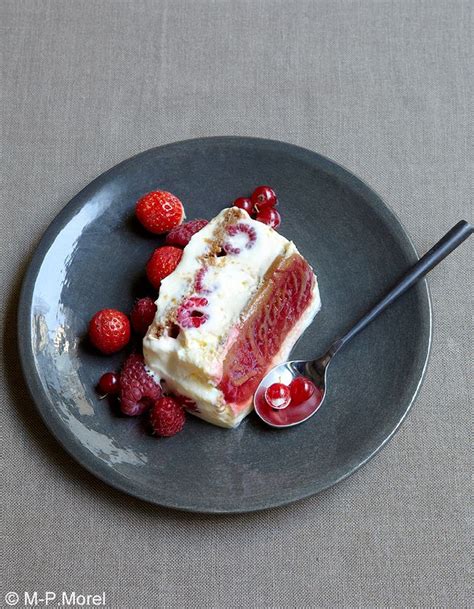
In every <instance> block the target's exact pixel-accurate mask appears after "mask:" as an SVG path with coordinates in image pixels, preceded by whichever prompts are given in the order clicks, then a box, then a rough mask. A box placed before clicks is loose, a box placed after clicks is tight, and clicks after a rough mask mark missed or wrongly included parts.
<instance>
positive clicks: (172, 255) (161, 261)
mask: <svg viewBox="0 0 474 609" xmlns="http://www.w3.org/2000/svg"><path fill="white" fill-rule="evenodd" d="M182 255H183V250H180V249H179V248H178V247H173V246H172V245H164V246H163V247H157V248H156V250H155V251H154V252H153V254H152V255H151V258H150V260H148V262H147V265H146V275H147V277H148V280H149V282H150V283H151V285H152V286H153V287H154V288H156V289H158V288H159V287H160V284H161V282H162V280H163V279H164V278H165V277H167V276H168V275H169V274H170V273H172V272H173V271H174V270H175V268H176V267H177V266H178V264H179V261H180V260H181V257H182Z"/></svg>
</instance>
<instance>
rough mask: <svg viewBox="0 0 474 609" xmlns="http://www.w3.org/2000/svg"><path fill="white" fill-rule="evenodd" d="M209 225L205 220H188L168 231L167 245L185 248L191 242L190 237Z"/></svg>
mask: <svg viewBox="0 0 474 609" xmlns="http://www.w3.org/2000/svg"><path fill="white" fill-rule="evenodd" d="M206 224H209V222H208V221H207V220H190V221H189V222H185V223H184V224H181V226H177V227H176V228H173V229H171V230H170V232H169V233H168V234H167V235H166V243H167V245H177V246H179V247H186V246H187V245H188V243H189V242H190V241H191V237H192V236H193V235H195V234H196V233H197V232H198V231H200V230H201V228H204V227H205V226H206Z"/></svg>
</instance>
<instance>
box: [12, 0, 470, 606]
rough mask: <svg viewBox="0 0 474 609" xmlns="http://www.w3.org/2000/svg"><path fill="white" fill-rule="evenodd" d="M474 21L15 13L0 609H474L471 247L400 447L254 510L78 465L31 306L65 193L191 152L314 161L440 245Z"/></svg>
mask: <svg viewBox="0 0 474 609" xmlns="http://www.w3.org/2000/svg"><path fill="white" fill-rule="evenodd" d="M472 22H473V20H472V3H470V2H469V1H465V2H463V1H461V0H460V1H447V0H406V1H394V2H391V1H384V0H381V1H373V0H370V1H360V2H358V1H333V0H330V1H310V0H300V1H297V0H284V1H282V0H246V1H239V0H222V1H211V0H195V1H192V0H189V1H184V0H170V1H164V0H163V1H161V0H157V1H152V0H117V1H111V0H101V1H98V0H90V1H87V0H43V1H39V0H30V1H25V0H3V1H2V2H1V4H0V23H1V33H2V35H1V49H2V66H3V72H2V73H3V79H2V81H3V82H2V91H3V93H2V99H3V100H2V104H1V116H2V132H1V141H2V163H1V166H2V174H3V175H2V178H3V180H2V182H3V186H2V212H3V213H2V216H3V218H2V223H1V246H2V256H1V265H2V292H3V296H4V298H3V304H2V314H3V317H4V320H5V326H4V327H5V340H4V346H3V349H4V364H3V366H2V375H3V376H4V381H3V382H2V387H1V394H0V395H1V400H2V405H3V419H2V428H3V432H4V433H3V441H2V444H3V451H4V492H3V521H4V541H5V551H4V559H5V565H4V578H3V580H4V581H3V588H2V596H1V597H0V605H1V604H2V603H4V605H5V606H7V601H6V600H4V599H5V594H6V593H7V592H16V593H18V594H19V595H20V602H19V604H18V605H17V606H22V602H23V600H22V599H24V596H23V595H24V592H25V591H29V592H30V593H32V592H33V591H35V590H36V591H38V594H39V598H41V597H42V596H43V597H44V592H45V591H53V592H55V593H57V594H60V593H61V592H62V591H66V592H68V593H69V592H72V591H74V592H75V593H76V594H87V593H89V594H102V592H104V593H105V598H106V606H107V607H113V608H117V609H140V608H151V607H180V608H183V607H216V608H224V607H324V608H326V607H327V608H332V607H341V608H348V607H388V606H390V607H406V606H409V607H449V608H453V607H468V606H469V605H470V604H471V600H472V599H470V590H469V587H468V575H469V569H470V558H469V556H470V551H469V528H468V527H469V525H468V516H469V500H470V497H471V495H470V469H471V452H470V430H471V423H470V422H471V414H472V410H471V408H470V405H471V402H470V399H471V398H472V396H471V394H470V389H471V387H472V385H471V380H470V376H471V375H472V368H471V366H470V364H469V361H470V360H472V348H471V340H472V325H471V318H472V298H471V295H472V288H471V287H470V281H471V280H472V243H473V240H472V239H471V241H470V242H468V243H465V244H464V245H463V246H462V247H461V248H460V249H459V250H458V251H456V252H455V253H454V254H453V255H452V256H450V257H449V258H448V259H447V260H446V261H445V262H444V263H443V264H442V265H441V266H439V267H438V268H436V269H435V270H434V271H433V272H432V274H431V275H430V279H429V284H430V288H431V294H432V297H433V303H434V336H433V348H432V355H431V361H430V365H429V368H428V372H427V375H426V380H425V383H424V386H423V388H422V390H421V393H420V395H419V398H418V400H417V402H416V404H415V406H414V408H413V409H412V411H411V413H410V415H409V416H408V418H407V420H406V421H405V423H404V425H403V426H402V428H401V430H400V431H399V433H397V434H396V436H395V437H394V439H393V440H392V441H391V442H390V443H389V444H388V446H386V448H385V449H384V450H383V451H382V452H381V453H380V454H379V455H378V456H377V457H376V458H375V459H374V460H372V461H371V462H370V463H369V464H368V465H367V466H365V467H364V468H362V469H361V470H359V471H358V472H357V473H356V474H355V475H354V476H352V477H351V478H349V479H348V480H346V481H345V482H343V483H341V484H339V485H338V486H336V487H334V488H332V489H330V490H328V491H327V492H324V493H322V494H320V495H318V496H315V497H313V498H310V499H308V500H304V501H301V502H299V503H296V504H294V505H291V506H288V507H284V508H280V509H274V510H269V511H264V512H261V513H255V514H250V515H242V516H226V517H211V516H202V515H201V516H198V515H191V514H181V513H178V512H173V511H169V510H165V509H159V508H155V507H152V506H150V505H146V504H144V503H141V502H140V501H138V500H134V499H132V498H129V497H127V496H125V495H123V494H121V493H120V492H117V491H114V490H112V489H110V488H108V487H107V486H106V485H105V484H103V483H101V482H99V481H98V480H96V479H95V478H94V477H93V476H92V475H90V474H88V473H87V472H85V471H84V470H82V469H81V468H80V467H79V466H78V465H76V463H75V462H73V460H72V459H71V458H70V457H69V456H68V455H67V454H66V453H65V452H64V451H63V450H62V449H61V448H60V447H59V446H58V444H57V443H56V442H55V441H54V439H53V438H52V437H51V435H50V434H49V432H48V431H47V430H46V429H45V427H44V426H43V424H42V423H41V421H40V419H39V416H38V415H37V414H36V412H35V409H34V407H33V405H32V401H31V399H30V397H29V396H28V394H27V391H26V389H25V385H24V382H23V379H22V375H21V372H20V368H19V363H18V356H17V350H16V341H15V331H16V327H15V324H16V322H15V314H16V308H17V302H18V291H19V286H20V280H21V278H22V274H23V272H24V270H25V268H26V266H27V264H28V260H29V258H30V256H31V254H32V252H33V251H34V248H35V246H36V245H37V243H38V240H39V238H40V237H41V235H42V233H43V231H44V230H45V228H46V227H47V225H48V224H49V223H50V222H51V220H52V219H53V218H54V217H55V215H56V214H57V213H58V212H59V210H60V209H61V208H62V207H63V206H64V205H65V204H66V203H67V201H68V200H69V199H70V198H71V197H72V196H73V195H74V194H76V193H77V192H78V191H79V190H80V189H82V188H83V187H84V186H85V185H87V184H88V183H89V182H90V181H91V180H92V179H93V178H95V177H96V176H97V175H99V174H100V173H102V172H103V171H104V170H106V169H108V168H109V167H111V166H113V165H114V164H116V163H117V162H119V161H121V160H123V159H125V158H127V157H129V156H131V155H133V154H135V153H137V152H139V151H142V150H145V149H147V148H150V147H153V146H157V145H160V144H164V143H168V142H173V141H176V140H181V139H187V138H191V137H200V136H208V135H227V134H233V135H249V136H258V137H268V138H273V139H280V140H284V141H288V142H291V143H294V144H298V145H301V146H304V147H307V148H310V149H313V150H315V151H317V152H320V153H322V154H324V155H326V156H328V157H330V158H332V159H334V160H335V161H337V162H339V163H341V164H342V165H344V166H346V167H347V168H349V169H350V170H351V171H353V172H354V173H355V174H357V175H359V176H360V177H361V178H362V179H364V180H365V181H367V182H368V183H369V184H370V185H371V186H372V187H373V188H374V189H375V190H376V191H377V192H378V193H379V194H380V195H381V196H382V197H383V198H384V200H385V201H386V202H387V203H388V204H389V205H390V206H391V207H392V208H393V209H394V210H395V211H396V213H397V214H398V216H399V217H400V219H401V220H402V222H403V223H404V225H405V226H406V227H407V229H408V231H409V233H410V234H411V235H412V237H413V239H414V242H415V244H416V246H417V248H418V250H419V252H420V253H421V252H423V251H425V250H426V249H428V248H429V247H430V246H431V245H432V244H433V243H434V242H435V241H436V240H437V239H438V238H439V237H441V235H442V234H444V232H446V231H447V230H448V229H449V228H450V227H451V226H452V225H453V224H454V223H455V222H456V221H457V220H459V219H461V218H463V217H465V216H467V219H468V220H472V219H473V218H472V203H471V200H472V199H470V197H472V181H471V175H472V168H473V167H472V160H473V159H472V139H471V133H472V132H471V129H472V115H471V114H470V106H469V104H470V100H471V99H472V77H473V74H472V71H471V68H470V63H469V62H470V59H472V57H471V55H472V37H471V32H472ZM295 187H297V185H295ZM12 599H13V600H14V597H11V596H10V597H8V600H10V602H11V601H12ZM59 600H60V599H59ZM56 602H57V601H56ZM38 606H46V605H44V603H43V604H42V605H41V604H39V605H38ZM471 606H472V605H471Z"/></svg>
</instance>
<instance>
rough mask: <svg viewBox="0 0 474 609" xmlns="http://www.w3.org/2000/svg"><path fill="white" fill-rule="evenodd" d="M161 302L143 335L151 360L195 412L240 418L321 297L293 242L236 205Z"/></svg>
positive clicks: (190, 254)
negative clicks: (260, 384) (260, 383)
mask: <svg viewBox="0 0 474 609" xmlns="http://www.w3.org/2000/svg"><path fill="white" fill-rule="evenodd" d="M156 304H157V312H156V315H155V319H154V321H153V323H152V324H151V325H150V327H149V329H148V332H147V334H146V336H145V338H144V340H143V353H144V357H145V362H146V364H147V366H148V368H149V369H150V370H151V371H152V372H153V374H155V375H156V376H157V377H159V378H160V379H161V380H162V381H163V380H164V381H165V383H166V386H167V387H168V388H169V389H170V390H171V391H172V392H173V393H176V394H179V395H180V396H183V397H184V398H186V400H183V402H184V404H185V406H187V408H188V410H189V411H190V412H192V413H193V414H195V415H196V416H198V417H201V418H202V419H204V420H206V421H208V422H209V423H213V424H214V425H219V426H221V427H236V426H237V425H238V424H239V423H240V422H241V421H242V419H243V418H244V417H245V416H246V415H247V414H248V413H249V412H250V411H251V410H252V407H253V394H254V392H255V389H256V388H257V385H258V384H259V382H260V380H261V379H262V377H263V376H264V375H265V373H266V372H267V370H268V369H270V368H272V367H273V366H275V365H277V364H278V363H280V362H282V361H284V360H285V359H287V358H288V355H289V353H290V351H291V349H292V347H293V345H294V344H295V342H296V340H297V339H298V338H299V336H300V335H301V334H302V333H303V331H304V330H305V329H306V327H307V326H308V325H309V324H310V323H311V321H312V319H313V318H314V316H315V314H316V313H317V312H318V310H319V309H320V306H321V301H320V297H319V290H318V284H317V281H316V277H315V275H314V273H313V270H312V269H311V267H310V266H309V264H308V263H307V262H306V260H305V259H304V258H303V257H302V256H301V254H300V253H299V252H298V250H297V249H296V247H295V245H294V244H293V243H292V242H290V241H288V240H287V239H285V238H284V237H282V236H281V235H280V234H278V233H277V232H276V231H275V230H273V229H272V228H270V227H269V226H267V225H265V224H263V223H261V222H257V221H255V220H252V219H251V218H250V216H249V215H248V214H247V212H245V211H243V210H241V209H238V208H236V207H232V208H229V209H224V210H223V211H222V212H221V213H220V214H219V215H218V216H216V217H215V218H214V219H213V220H212V221H211V222H210V223H209V224H208V225H207V226H205V227H204V228H203V229H201V230H200V231H199V232H198V233H196V234H195V235H194V236H193V237H192V239H191V241H190V242H189V244H188V245H187V246H186V247H185V249H184V251H183V257H182V259H181V261H180V263H179V265H178V266H177V267H176V269H175V270H174V272H173V273H171V275H169V276H168V277H166V278H165V279H164V280H163V282H162V284H161V287H160V294H159V298H158V300H157V302H156Z"/></svg>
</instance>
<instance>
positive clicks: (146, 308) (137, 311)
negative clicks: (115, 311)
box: [130, 296, 156, 336]
mask: <svg viewBox="0 0 474 609" xmlns="http://www.w3.org/2000/svg"><path fill="white" fill-rule="evenodd" d="M155 313H156V304H155V303H154V302H153V300H152V299H151V298H149V297H148V296H147V297H146V298H140V299H139V300H137V301H136V303H135V304H134V305H133V309H132V312H131V313H130V319H131V320H132V327H133V329H134V330H135V332H136V333H137V334H140V336H145V334H146V331H147V330H148V327H149V325H150V324H151V322H152V321H153V318H154V317H155Z"/></svg>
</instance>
